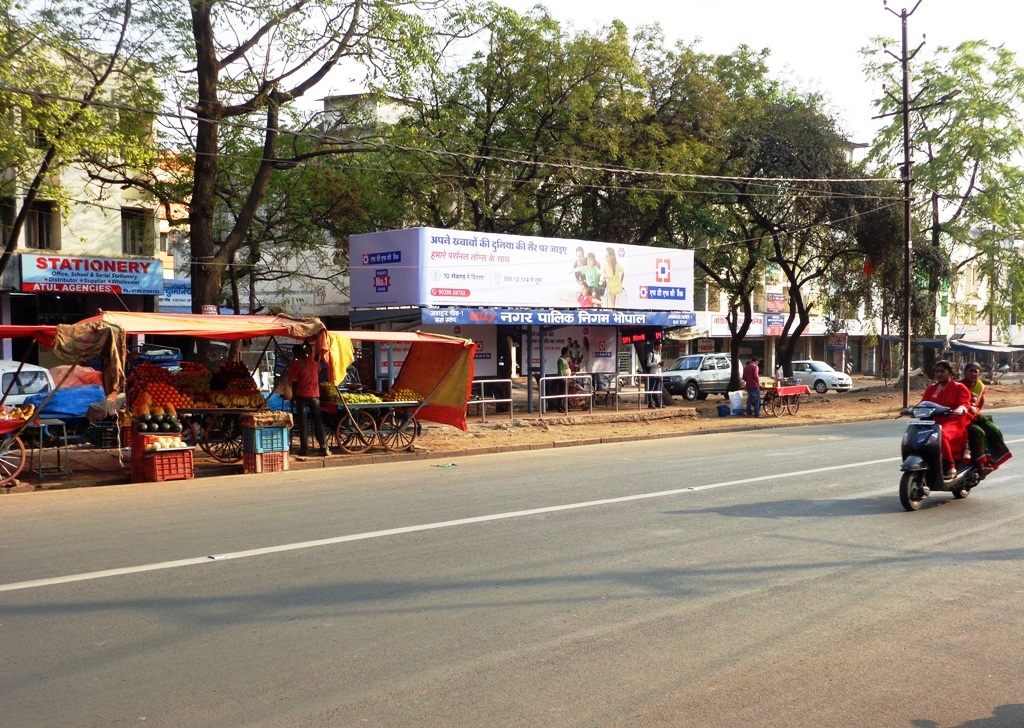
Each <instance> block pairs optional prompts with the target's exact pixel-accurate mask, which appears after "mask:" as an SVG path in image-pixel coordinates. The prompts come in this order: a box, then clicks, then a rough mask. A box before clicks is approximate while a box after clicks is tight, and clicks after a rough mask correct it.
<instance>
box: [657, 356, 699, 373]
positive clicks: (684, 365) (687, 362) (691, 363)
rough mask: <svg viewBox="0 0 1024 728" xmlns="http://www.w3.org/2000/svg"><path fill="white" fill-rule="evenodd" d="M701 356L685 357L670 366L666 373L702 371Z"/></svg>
mask: <svg viewBox="0 0 1024 728" xmlns="http://www.w3.org/2000/svg"><path fill="white" fill-rule="evenodd" d="M703 358H704V357H701V356H683V357H680V358H678V359H676V360H675V361H674V362H672V363H671V364H669V365H668V368H667V369H665V371H666V372H677V371H680V370H685V369H700V362H701V359H703Z"/></svg>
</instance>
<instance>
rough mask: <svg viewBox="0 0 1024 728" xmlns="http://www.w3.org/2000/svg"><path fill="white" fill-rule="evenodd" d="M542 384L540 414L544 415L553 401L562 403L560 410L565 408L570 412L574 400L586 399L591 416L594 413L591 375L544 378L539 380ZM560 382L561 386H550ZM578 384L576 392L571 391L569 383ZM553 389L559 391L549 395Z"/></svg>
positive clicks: (581, 373) (580, 373)
mask: <svg viewBox="0 0 1024 728" xmlns="http://www.w3.org/2000/svg"><path fill="white" fill-rule="evenodd" d="M538 382H539V384H540V414H541V415H544V414H545V413H546V412H547V409H548V403H549V401H551V400H556V401H558V402H559V403H560V406H559V407H558V409H562V408H563V407H564V409H565V411H566V412H568V411H569V410H570V409H572V407H571V403H572V400H574V399H577V398H578V399H585V400H586V402H587V406H586V407H585V409H587V410H588V411H589V412H590V413H591V414H593V412H594V388H593V378H592V377H591V375H590V374H589V373H584V372H579V373H577V374H570V375H568V376H565V377H558V376H544V377H541V378H540V379H539V380H538ZM555 382H558V383H560V384H558V385H555V386H549V385H552V384H553V383H555ZM570 382H575V383H576V387H575V389H576V391H573V392H570V391H569V383H570ZM552 389H557V390H559V391H557V392H556V393H554V394H549V391H550V390H552Z"/></svg>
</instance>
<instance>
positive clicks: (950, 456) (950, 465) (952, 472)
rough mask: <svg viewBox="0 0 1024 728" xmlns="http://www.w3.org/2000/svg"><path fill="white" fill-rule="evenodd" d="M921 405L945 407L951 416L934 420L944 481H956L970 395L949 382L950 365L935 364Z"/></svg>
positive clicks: (958, 384) (943, 362) (964, 447)
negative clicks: (937, 426)
mask: <svg viewBox="0 0 1024 728" xmlns="http://www.w3.org/2000/svg"><path fill="white" fill-rule="evenodd" d="M921 401H922V402H934V403H935V404H939V405H942V406H943V407H949V408H950V409H951V410H953V414H950V415H943V416H942V417H936V418H935V421H936V422H938V423H939V424H941V425H942V443H941V450H942V472H943V477H945V479H946V480H951V479H952V478H955V477H956V459H957V455H959V456H961V457H962V456H963V452H964V450H965V449H966V447H967V425H968V424H969V421H968V419H967V417H964V415H966V414H967V410H968V408H969V407H970V406H971V392H970V390H969V389H967V387H966V386H965V385H963V384H961V383H960V382H958V381H956V379H954V378H953V365H952V364H950V363H949V362H948V361H946V360H945V359H939V360H938V361H937V362H935V381H934V382H933V383H932V384H930V385H929V386H928V388H927V389H926V390H924V395H923V396H922V397H921Z"/></svg>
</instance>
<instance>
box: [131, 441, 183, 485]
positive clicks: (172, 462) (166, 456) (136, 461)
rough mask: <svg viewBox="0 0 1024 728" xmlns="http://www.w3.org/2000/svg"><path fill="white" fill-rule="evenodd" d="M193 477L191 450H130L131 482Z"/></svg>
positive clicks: (157, 481) (153, 481)
mask: <svg viewBox="0 0 1024 728" xmlns="http://www.w3.org/2000/svg"><path fill="white" fill-rule="evenodd" d="M194 477H195V463H194V461H193V459H192V450H191V449H188V450H155V451H153V452H139V451H137V450H132V482H133V483H159V482H161V481H164V480H191V479H192V478H194Z"/></svg>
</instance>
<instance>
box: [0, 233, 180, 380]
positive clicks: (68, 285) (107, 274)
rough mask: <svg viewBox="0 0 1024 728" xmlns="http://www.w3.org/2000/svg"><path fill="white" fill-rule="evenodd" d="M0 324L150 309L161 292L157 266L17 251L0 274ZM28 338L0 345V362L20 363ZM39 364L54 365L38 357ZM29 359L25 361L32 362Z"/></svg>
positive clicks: (65, 320)
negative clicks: (0, 347) (1, 282)
mask: <svg viewBox="0 0 1024 728" xmlns="http://www.w3.org/2000/svg"><path fill="white" fill-rule="evenodd" d="M2 288H3V294H2V297H0V323H2V324H3V325H15V326H40V325H43V326H56V325H59V324H69V323H73V322H75V321H78V320H80V319H81V318H83V317H84V316H89V315H92V314H95V313H97V312H98V311H100V310H117V311H152V310H153V308H154V302H155V300H156V296H159V295H161V294H163V292H164V272H163V263H162V262H161V261H159V260H156V259H153V258H101V257H90V256H76V255H61V254H56V253H54V254H29V253H21V254H18V255H15V256H14V257H13V258H12V261H11V265H10V266H8V268H7V269H6V270H5V271H4V274H3V284H2ZM30 346H31V342H30V341H28V340H18V339H15V340H11V339H7V340H4V341H3V350H2V351H0V358H3V359H15V360H19V361H20V360H21V359H23V358H24V355H25V354H26V353H29V352H28V349H29V347H30ZM39 356H40V358H41V359H42V361H40V362H39V363H41V364H44V365H45V366H51V365H55V364H57V363H58V362H56V361H50V360H48V359H47V356H48V354H46V353H40V355H39ZM35 358H36V357H35V356H30V360H35Z"/></svg>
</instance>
